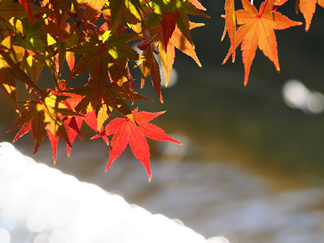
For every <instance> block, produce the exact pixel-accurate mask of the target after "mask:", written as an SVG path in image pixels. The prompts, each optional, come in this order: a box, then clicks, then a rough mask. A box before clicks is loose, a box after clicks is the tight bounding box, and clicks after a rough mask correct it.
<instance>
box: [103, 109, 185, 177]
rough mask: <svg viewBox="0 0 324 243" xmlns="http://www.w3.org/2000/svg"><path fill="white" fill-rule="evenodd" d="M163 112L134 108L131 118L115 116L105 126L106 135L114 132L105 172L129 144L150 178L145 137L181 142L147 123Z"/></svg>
mask: <svg viewBox="0 0 324 243" xmlns="http://www.w3.org/2000/svg"><path fill="white" fill-rule="evenodd" d="M163 113H164V112H157V113H151V112H143V111H142V112H138V109H137V108H136V109H135V110H133V111H132V118H131V119H130V118H128V117H125V118H115V119H114V120H112V121H111V122H110V123H109V124H108V125H107V126H106V127H105V135H106V136H110V135H112V134H114V136H113V138H112V139H111V144H110V153H109V161H108V163H107V166H106V172H107V171H108V169H109V167H110V166H111V164H112V163H113V162H114V161H115V160H116V159H117V158H118V157H119V156H120V155H121V153H122V152H123V151H124V150H125V149H126V147H127V145H128V144H129V146H130V148H131V150H132V152H133V154H134V156H135V157H136V158H137V159H138V160H139V161H140V162H141V163H142V164H143V165H144V168H145V169H146V172H147V175H148V178H149V180H151V177H152V174H151V168H150V148H149V146H148V143H147V140H146V138H145V137H147V138H150V139H154V140H158V141H169V142H174V143H177V144H180V145H182V143H180V142H179V141H177V140H175V139H174V138H172V137H170V136H169V135H167V134H166V133H165V132H164V131H163V130H162V129H161V128H159V127H157V126H156V125H153V124H151V123H149V122H150V121H151V120H153V119H154V118H156V117H158V116H160V115H162V114H163Z"/></svg>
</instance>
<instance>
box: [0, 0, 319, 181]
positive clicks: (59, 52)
mask: <svg viewBox="0 0 324 243" xmlns="http://www.w3.org/2000/svg"><path fill="white" fill-rule="evenodd" d="M287 1H288V0H265V1H264V2H262V3H261V4H260V5H259V6H258V7H256V6H254V5H253V4H252V3H251V2H253V1H248V0H241V1H235V0H224V6H225V8H224V9H225V12H224V15H223V18H224V19H225V28H224V32H223V37H222V39H224V38H225V37H226V35H228V37H229V41H230V48H229V51H228V54H227V55H226V57H225V59H224V63H225V62H226V61H227V60H228V59H229V58H230V57H231V59H232V62H234V61H235V60H236V55H235V54H236V49H237V47H238V46H240V45H241V51H242V61H243V64H244V70H245V75H244V85H246V84H247V83H248V78H249V75H250V69H251V65H252V63H253V60H254V57H255V53H256V50H257V48H259V49H260V50H261V51H262V52H263V54H264V55H265V56H266V57H267V58H269V59H270V60H271V61H272V62H273V63H274V66H275V68H276V70H277V71H278V72H279V71H280V66H279V58H278V51H277V41H276V35H275V30H284V29H287V28H290V27H293V26H298V25H301V24H302V23H301V22H297V21H293V20H291V19H289V18H288V17H286V16H285V15H284V14H283V13H281V12H280V6H281V5H283V4H285V3H286V2H287ZM289 1H293V0H289ZM238 2H241V4H242V6H243V8H242V9H236V4H237V3H238ZM317 6H321V7H324V0H297V1H296V10H299V11H300V12H301V13H302V14H303V16H304V18H305V22H306V24H305V30H306V31H308V30H309V28H310V25H311V21H312V17H313V15H314V13H315V9H316V7H317ZM205 11H206V9H205V7H204V6H203V5H202V4H201V2H200V1H199V0H121V1H115V0H69V1H60V0H37V1H36V0H35V1H33V0H19V1H18V2H16V1H12V0H0V86H1V87H2V89H3V91H4V92H5V93H6V94H7V95H8V96H9V97H10V98H11V100H12V102H13V104H14V107H15V109H16V111H17V113H19V116H18V119H17V122H16V123H15V124H14V125H13V126H12V127H11V128H9V130H8V131H12V130H14V129H16V128H18V127H20V130H19V131H18V133H17V135H16V136H15V138H14V141H16V140H17V139H19V138H20V137H21V136H23V135H24V134H26V133H27V132H29V131H31V133H32V136H33V140H34V143H35V149H34V153H36V152H37V150H38V148H39V146H40V144H41V143H42V142H43V140H44V139H45V137H46V136H47V137H48V139H49V140H50V142H51V145H52V148H53V159H54V163H55V162H56V151H57V143H58V140H59V139H61V140H63V141H64V142H65V143H66V145H67V154H68V155H70V152H71V148H72V145H73V142H74V141H75V139H76V137H80V138H82V130H81V126H82V124H83V123H85V124H87V125H88V126H89V127H90V128H91V129H92V130H93V131H94V133H95V134H94V136H93V137H92V138H102V139H103V140H104V141H105V143H106V144H107V145H108V146H109V149H110V155H109V160H108V164H107V167H106V171H107V170H108V169H109V167H110V165H111V163H112V162H114V161H115V160H116V158H117V157H118V156H119V155H120V154H121V153H122V152H123V151H124V150H125V148H126V147H127V145H129V146H130V148H131V150H132V152H133V154H134V155H135V157H136V158H137V159H138V160H139V161H140V162H141V163H142V164H143V165H144V167H145V169H146V171H147V174H148V177H149V179H150V178H151V170H150V150H149V146H148V143H147V140H146V138H150V139H154V140H159V141H170V142H174V143H178V144H181V143H180V142H179V141H177V140H175V139H173V138H172V137H170V136H168V135H167V134H166V133H165V132H164V131H163V130H162V129H161V128H159V127H157V126H155V125H153V124H151V123H150V121H151V120H153V119H154V118H156V117H157V116H159V115H161V114H163V112H157V113H151V112H143V111H138V108H133V106H135V105H136V101H137V100H146V101H151V100H150V99H148V98H146V97H144V96H142V95H141V94H140V93H139V92H140V91H139V90H137V91H136V90H134V82H137V81H139V82H140V86H141V87H142V88H143V87H144V85H145V82H147V81H148V80H150V81H151V84H152V87H153V89H154V90H155V92H156V95H157V98H158V99H159V101H160V102H163V96H162V92H161V73H162V72H161V69H163V71H164V72H163V73H164V75H165V80H166V86H167V85H168V80H169V76H170V72H171V69H172V66H173V64H174V60H175V49H178V50H179V51H181V52H183V53H185V54H186V55H188V56H189V57H191V58H192V59H193V60H194V61H195V62H196V63H197V65H198V66H201V63H200V61H199V59H198V57H197V55H196V52H195V45H194V42H193V40H192V38H191V30H192V29H194V28H196V27H201V26H203V25H204V24H201V23H194V22H192V21H190V20H189V16H190V15H196V16H200V17H202V19H203V18H209V16H208V15H206V14H205ZM43 70H45V72H48V73H50V77H51V82H52V85H48V84H47V86H48V87H45V88H44V87H43V86H44V81H43V80H42V78H41V77H42V76H41V73H42V72H43ZM63 70H68V72H66V71H63ZM134 70H140V72H141V78H140V79H139V80H135V79H134V78H133V76H134ZM79 75H82V76H80V77H78V76H79ZM16 82H21V83H22V84H23V85H17V84H16ZM17 88H19V89H23V90H24V91H25V93H26V94H27V96H28V98H27V99H21V98H20V97H17V93H18V92H17V91H18V90H17ZM135 107H136V106H135ZM113 112H115V113H116V112H117V113H118V114H120V117H121V118H115V119H111V114H112V113H113Z"/></svg>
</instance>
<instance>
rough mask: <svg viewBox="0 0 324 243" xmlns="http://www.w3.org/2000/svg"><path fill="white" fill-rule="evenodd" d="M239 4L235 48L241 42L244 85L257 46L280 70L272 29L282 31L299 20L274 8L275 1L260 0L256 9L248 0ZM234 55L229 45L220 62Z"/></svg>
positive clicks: (299, 23) (243, 0) (246, 81)
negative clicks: (240, 5)
mask: <svg viewBox="0 0 324 243" xmlns="http://www.w3.org/2000/svg"><path fill="white" fill-rule="evenodd" d="M242 4H243V8H244V9H240V10H237V11H236V17H237V23H238V25H241V26H240V27H239V28H238V30H237V31H236V41H235V49H236V48H237V46H238V45H240V44H241V43H242V45H241V50H242V59H243V64H244V70H245V74H244V85H247V83H248V78H249V75H250V69H251V65H252V62H253V60H254V57H255V52H256V50H257V48H259V49H260V50H261V51H262V52H263V54H264V55H265V56H266V57H268V58H269V60H270V61H272V62H273V63H274V66H275V68H276V70H277V71H278V72H280V66H279V59H278V50H277V40H276V35H275V32H274V30H283V29H287V28H290V27H292V26H297V25H301V24H302V23H301V22H297V21H293V20H291V19H289V18H288V17H286V16H284V15H282V14H281V13H279V12H277V11H273V4H274V0H266V1H264V2H262V4H261V5H260V9H259V11H257V9H256V7H255V6H253V5H251V3H250V2H249V1H248V0H242ZM233 54H234V53H233V48H230V50H229V51H228V54H227V56H226V57H225V59H224V61H223V64H224V63H225V62H226V61H227V60H228V58H229V57H230V55H233Z"/></svg>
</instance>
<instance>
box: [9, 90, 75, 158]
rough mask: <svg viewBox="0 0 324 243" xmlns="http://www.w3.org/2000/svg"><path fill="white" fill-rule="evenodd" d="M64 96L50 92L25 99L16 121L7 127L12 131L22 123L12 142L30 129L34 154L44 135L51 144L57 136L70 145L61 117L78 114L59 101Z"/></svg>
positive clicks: (54, 152)
mask: <svg viewBox="0 0 324 243" xmlns="http://www.w3.org/2000/svg"><path fill="white" fill-rule="evenodd" d="M62 99H64V97H61V96H56V95H53V94H52V93H51V92H48V93H46V94H45V95H44V96H43V97H42V99H41V100H39V101H35V100H27V101H25V103H24V109H23V110H22V111H21V113H20V114H19V117H18V119H17V122H16V123H15V124H14V125H13V126H12V127H11V128H9V129H8V131H7V132H10V131H12V130H13V129H15V128H16V127H18V126H20V125H22V127H21V129H20V130H19V132H18V133H17V135H16V136H15V138H14V140H13V142H16V141H17V140H18V139H19V138H20V137H21V136H23V135H24V134H26V133H27V132H29V131H30V130H31V131H32V135H33V139H34V143H35V148H34V152H33V154H35V153H36V152H37V150H38V148H39V146H40V144H41V143H42V141H43V140H44V138H45V136H46V132H47V134H48V138H49V139H50V141H51V144H52V145H53V144H55V143H56V144H57V141H56V140H57V139H58V137H59V138H61V139H63V140H64V141H65V142H66V143H67V144H69V145H70V146H72V145H71V143H70V141H69V138H68V135H67V132H66V129H65V127H64V124H63V119H62V118H63V117H66V116H73V115H78V114H77V113H75V112H73V111H72V110H70V109H67V108H66V106H65V105H63V104H62V103H61V101H62ZM53 159H54V163H55V162H56V147H53Z"/></svg>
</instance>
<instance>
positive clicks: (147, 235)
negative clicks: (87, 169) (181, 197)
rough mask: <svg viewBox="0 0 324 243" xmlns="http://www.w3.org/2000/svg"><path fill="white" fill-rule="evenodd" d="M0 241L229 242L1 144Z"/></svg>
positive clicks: (10, 146) (98, 242)
mask: <svg viewBox="0 0 324 243" xmlns="http://www.w3.org/2000/svg"><path fill="white" fill-rule="evenodd" d="M0 242H1V243H15V242H23V243H24V242H28V243H29V242H31V243H70V242H73V243H74V242H75V243H101V242H109V243H137V242H140V243H146V242H147V243H148V242H150V243H159V242H161V243H162V242H163V243H166V242H168V243H170V242H171V243H172V242H176V243H179V242H180V243H182V242H186V243H191V242H192V243H203V242H209V243H211V242H214V243H228V242H229V241H228V240H227V239H226V238H224V237H221V236H220V237H213V238H210V239H209V240H207V239H206V238H205V237H203V236H202V235H200V234H198V233H196V232H195V231H194V230H192V229H190V228H188V227H186V226H185V225H184V224H183V223H182V222H181V221H180V220H172V219H169V218H167V217H166V216H164V215H161V214H151V213H150V212H148V211H147V210H146V209H144V208H142V207H139V206H137V205H132V204H129V203H127V202H126V201H125V200H124V199H123V198H122V197H121V196H119V195H116V194H112V193H109V192H107V191H105V190H103V189H101V188H100V187H98V186H96V185H94V184H90V183H86V182H80V181H79V180H78V179H77V178H75V177H74V176H71V175H67V174H64V173H62V172H61V171H59V170H57V169H53V168H50V167H48V166H46V165H44V164H41V163H37V162H35V161H34V160H33V159H32V158H30V157H28V156H24V155H23V154H21V153H20V152H19V151H17V150H16V149H15V148H14V146H13V145H11V144H10V143H0Z"/></svg>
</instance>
